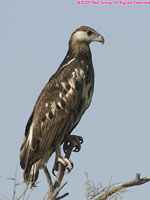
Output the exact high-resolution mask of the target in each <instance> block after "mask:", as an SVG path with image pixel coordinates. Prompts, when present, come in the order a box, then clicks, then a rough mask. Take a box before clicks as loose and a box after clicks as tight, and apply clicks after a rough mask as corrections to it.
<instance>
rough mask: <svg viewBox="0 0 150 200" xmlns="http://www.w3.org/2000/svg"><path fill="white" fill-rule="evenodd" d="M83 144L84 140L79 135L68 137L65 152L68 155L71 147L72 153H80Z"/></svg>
mask: <svg viewBox="0 0 150 200" xmlns="http://www.w3.org/2000/svg"><path fill="white" fill-rule="evenodd" d="M82 143H83V138H82V137H81V136H77V135H68V136H67V137H66V138H65V140H64V144H63V150H64V152H65V153H67V151H68V149H69V147H70V145H71V146H72V151H74V152H79V151H80V149H81V144H82Z"/></svg>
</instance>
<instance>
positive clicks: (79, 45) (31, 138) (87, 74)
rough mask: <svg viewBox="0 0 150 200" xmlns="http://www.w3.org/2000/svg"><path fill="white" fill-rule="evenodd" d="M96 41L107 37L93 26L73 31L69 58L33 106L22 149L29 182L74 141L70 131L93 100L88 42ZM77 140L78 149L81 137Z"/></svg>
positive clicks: (92, 81)
mask: <svg viewBox="0 0 150 200" xmlns="http://www.w3.org/2000/svg"><path fill="white" fill-rule="evenodd" d="M94 41H96V42H101V43H104V38H103V36H102V35H100V34H99V33H98V32H96V31H95V30H94V29H92V28H90V27H87V26H81V27H80V28H78V29H76V30H75V31H74V32H73V33H72V35H71V38H70V41H69V50H68V52H67V55H66V57H65V58H64V60H63V62H62V63H61V65H60V67H59V68H58V70H57V71H56V73H55V74H54V75H53V76H52V77H51V78H50V79H49V81H48V83H47V84H46V85H45V87H44V89H43V90H42V92H41V94H40V96H39V98H38V100H37V102H36V104H35V106H34V109H33V112H32V114H31V116H30V118H29V120H28V122H27V125H26V129H25V137H24V141H23V144H22V146H21V149H20V165H21V167H22V169H23V170H24V180H25V181H26V182H29V181H31V182H32V183H33V184H34V183H35V181H36V180H37V178H38V173H39V169H41V168H42V167H43V165H44V164H45V163H47V162H48V160H49V158H50V157H51V155H52V154H53V153H54V152H56V163H57V161H58V159H59V160H61V159H62V160H63V158H61V153H60V146H61V144H62V143H65V142H67V141H69V140H70V141H71V136H70V137H69V135H70V133H71V132H72V130H73V129H74V128H75V126H76V125H77V124H78V122H79V121H80V119H81V117H82V115H83V114H84V112H85V111H86V109H87V108H88V107H89V105H90V103H91V99H92V95H93V88H94V70H93V65H92V58H91V51H90V47H89V44H90V43H91V42H94ZM74 139H76V141H77V142H78V143H79V145H78V146H75V148H76V149H77V150H79V148H80V142H81V141H80V140H81V139H80V138H79V139H78V138H74ZM64 162H65V160H64Z"/></svg>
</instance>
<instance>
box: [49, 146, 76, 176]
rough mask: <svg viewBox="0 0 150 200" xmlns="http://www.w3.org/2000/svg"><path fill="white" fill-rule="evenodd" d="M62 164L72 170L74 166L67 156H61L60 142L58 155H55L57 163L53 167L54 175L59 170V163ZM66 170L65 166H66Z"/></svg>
mask: <svg viewBox="0 0 150 200" xmlns="http://www.w3.org/2000/svg"><path fill="white" fill-rule="evenodd" d="M60 163H61V164H62V165H63V166H64V167H66V168H67V169H68V171H71V170H72V168H73V164H72V162H71V161H70V160H69V159H68V158H67V157H64V158H63V157H62V156H61V150H60V144H59V145H57V146H56V157H55V163H54V167H53V170H52V172H53V175H54V176H55V171H58V165H59V164H60ZM64 170H65V168H64Z"/></svg>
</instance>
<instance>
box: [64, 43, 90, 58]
mask: <svg viewBox="0 0 150 200" xmlns="http://www.w3.org/2000/svg"><path fill="white" fill-rule="evenodd" d="M68 53H69V54H71V55H73V57H75V58H80V57H82V58H86V59H87V58H90V59H91V51H90V47H89V44H87V43H81V42H80V43H79V42H71V43H70V44H69V50H68Z"/></svg>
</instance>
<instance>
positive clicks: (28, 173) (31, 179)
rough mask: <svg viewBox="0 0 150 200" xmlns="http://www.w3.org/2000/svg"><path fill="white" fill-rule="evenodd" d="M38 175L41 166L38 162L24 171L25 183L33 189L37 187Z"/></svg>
mask: <svg viewBox="0 0 150 200" xmlns="http://www.w3.org/2000/svg"><path fill="white" fill-rule="evenodd" d="M38 175H39V164H38V162H36V163H34V164H33V165H31V166H28V168H26V169H25V170H24V174H23V177H24V181H25V182H26V183H27V184H31V187H33V186H34V185H35V182H36V180H37V179H38Z"/></svg>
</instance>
